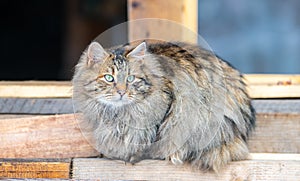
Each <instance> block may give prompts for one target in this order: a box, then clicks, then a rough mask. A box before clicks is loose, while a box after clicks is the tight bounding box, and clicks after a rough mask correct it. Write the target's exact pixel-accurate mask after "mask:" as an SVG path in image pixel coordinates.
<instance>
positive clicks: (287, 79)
mask: <svg viewBox="0 0 300 181" xmlns="http://www.w3.org/2000/svg"><path fill="white" fill-rule="evenodd" d="M245 79H246V81H247V83H248V84H251V85H293V84H296V85H299V84H300V75H293V74H247V75H245Z"/></svg>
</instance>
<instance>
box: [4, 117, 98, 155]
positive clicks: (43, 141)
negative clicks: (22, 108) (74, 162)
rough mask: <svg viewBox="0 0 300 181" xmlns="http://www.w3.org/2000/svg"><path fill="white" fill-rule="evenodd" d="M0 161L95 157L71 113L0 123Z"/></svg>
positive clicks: (5, 120) (7, 120)
mask: <svg viewBox="0 0 300 181" xmlns="http://www.w3.org/2000/svg"><path fill="white" fill-rule="evenodd" d="M0 143H1V144H0V150H1V151H0V158H71V157H88V156H96V155H97V152H96V151H95V150H94V149H93V147H92V146H90V145H89V143H88V142H87V141H86V139H85V138H84V137H83V136H82V134H81V132H80V128H79V127H78V124H77V121H76V120H75V117H74V115H73V114H70V115H59V116H58V115H56V116H36V117H27V118H15V119H2V120H0Z"/></svg>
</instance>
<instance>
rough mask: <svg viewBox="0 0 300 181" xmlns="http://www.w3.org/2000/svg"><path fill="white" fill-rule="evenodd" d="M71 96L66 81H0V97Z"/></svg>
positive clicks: (68, 84)
mask: <svg viewBox="0 0 300 181" xmlns="http://www.w3.org/2000/svg"><path fill="white" fill-rule="evenodd" d="M71 95H72V89H71V83H70V82H68V81H0V97H14V98H24V97H27V98H49V97H51V98H65V97H71Z"/></svg>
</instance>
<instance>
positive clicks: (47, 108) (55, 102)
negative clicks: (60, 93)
mask: <svg viewBox="0 0 300 181" xmlns="http://www.w3.org/2000/svg"><path fill="white" fill-rule="evenodd" d="M0 113H2V114H8V113H9V114H68V113H73V105H72V100H71V99H70V98H52V99H50V98H46V99H45V98H44V99H36V98H32V99H29V98H0Z"/></svg>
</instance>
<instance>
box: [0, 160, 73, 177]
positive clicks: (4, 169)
mask: <svg viewBox="0 0 300 181" xmlns="http://www.w3.org/2000/svg"><path fill="white" fill-rule="evenodd" d="M70 167H71V159H65V160H41V159H35V160H0V178H2V179H4V178H59V179H68V178H69V176H70Z"/></svg>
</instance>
